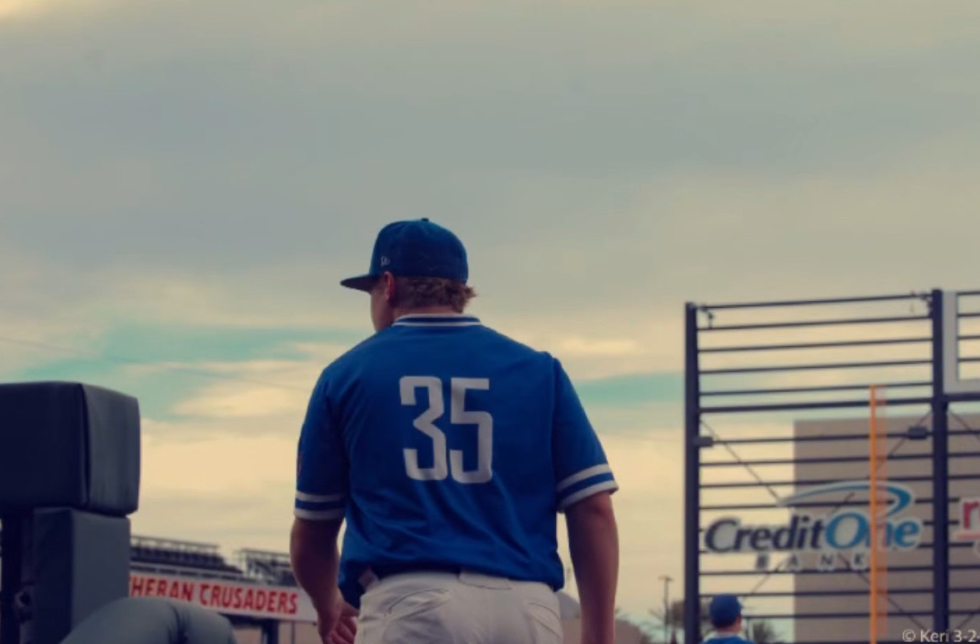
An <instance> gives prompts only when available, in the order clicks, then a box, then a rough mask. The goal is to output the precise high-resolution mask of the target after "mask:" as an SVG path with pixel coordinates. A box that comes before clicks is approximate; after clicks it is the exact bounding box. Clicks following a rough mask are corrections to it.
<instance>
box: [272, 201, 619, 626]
mask: <svg viewBox="0 0 980 644" xmlns="http://www.w3.org/2000/svg"><path fill="white" fill-rule="evenodd" d="M468 272H469V269H468V265H467V254H466V250H465V249H464V247H463V244H462V243H461V242H460V240H459V239H458V238H457V237H456V235H454V234H453V233H452V232H450V231H449V230H447V229H446V228H443V227H441V226H439V225H437V224H435V223H432V222H430V221H429V220H427V219H422V220H415V221H402V222H396V223H392V224H389V225H387V226H385V227H384V228H383V229H382V230H381V231H380V233H379V234H378V237H377V239H376V241H375V245H374V251H373V255H372V258H371V265H370V270H369V272H368V274H366V275H363V276H360V277H355V278H350V279H346V280H344V281H342V282H341V284H342V285H343V286H346V287H349V288H353V289H358V290H361V291H365V292H367V293H369V294H370V301H371V319H372V321H373V323H374V328H375V330H376V333H375V334H374V335H372V336H371V337H369V338H368V339H367V340H365V341H363V342H362V343H360V344H359V345H357V346H356V347H354V348H353V349H351V350H350V351H349V352H347V353H346V354H345V355H343V356H341V357H340V358H338V359H337V360H335V361H334V362H333V363H332V364H330V365H329V366H328V367H327V368H326V369H325V370H324V371H323V372H322V374H321V376H320V378H319V380H318V382H317V383H316V387H315V389H314V391H313V395H312V398H311V400H310V403H309V408H308V411H307V415H306V419H305V421H304V424H303V427H302V432H301V435H300V440H299V457H298V460H299V464H298V475H297V491H296V502H295V510H294V513H295V519H294V525H293V530H292V535H291V548H290V549H291V557H292V562H293V568H294V571H295V573H296V578H297V580H298V581H299V583H300V585H301V586H302V587H303V588H304V589H305V590H306V592H307V593H308V594H309V595H310V597H311V598H312V600H313V603H314V605H315V607H316V610H317V613H318V615H319V629H320V634H321V637H322V638H323V641H324V642H351V641H356V642H357V643H358V644H381V643H382V642H385V643H398V644H422V643H429V642H438V643H440V644H454V643H460V644H463V643H465V644H521V643H527V644H538V643H541V644H559V643H560V642H562V641H563V633H562V626H561V622H560V616H559V607H558V598H557V595H556V593H555V591H556V590H557V589H559V588H561V587H562V586H563V584H564V570H563V566H562V562H561V560H560V558H559V556H558V544H557V537H556V532H557V519H558V514H559V513H564V515H565V520H566V522H567V525H568V531H569V542H570V550H571V559H572V564H573V567H574V570H575V576H576V580H577V582H578V589H579V595H580V604H581V615H582V637H581V642H582V643H583V644H613V638H614V635H613V624H614V620H613V612H614V604H615V591H616V582H617V576H618V568H619V553H618V537H617V527H616V521H615V517H614V514H613V509H612V504H611V499H610V497H611V495H612V493H613V492H614V491H615V490H616V489H617V483H616V481H615V479H614V477H613V473H612V471H611V470H610V467H609V464H608V462H607V460H606V456H605V454H604V452H603V449H602V446H601V444H600V442H599V439H598V438H597V437H596V434H595V432H594V431H593V428H592V426H591V425H590V423H589V420H588V418H587V417H586V414H585V411H584V410H583V408H582V405H581V403H580V401H579V398H578V396H577V395H576V392H575V389H574V388H573V386H572V383H571V381H570V380H569V377H568V375H567V374H566V373H565V371H564V369H563V368H562V365H561V364H560V363H559V361H558V360H557V359H555V358H554V357H552V356H551V355H549V354H547V353H544V352H539V351H535V350H533V349H531V348H529V347H527V346H524V345H522V344H520V343H518V342H516V341H514V340H512V339H510V338H508V337H506V336H504V335H502V334H500V333H498V332H496V331H494V330H492V329H490V328H488V327H487V326H484V325H483V324H482V323H481V322H480V320H479V319H477V318H476V317H474V316H472V315H468V314H466V313H464V309H465V308H466V305H467V303H468V301H469V300H470V299H471V298H472V297H473V296H474V293H473V291H472V289H471V288H470V287H469V286H468V285H467V278H468ZM344 521H346V527H345V531H344V539H343V546H342V556H339V555H338V549H337V538H338V534H339V531H340V527H341V523H342V522H344ZM355 613H356V615H357V616H356V619H355V617H354V615H355ZM355 632H356V635H355ZM355 638H356V639H355Z"/></svg>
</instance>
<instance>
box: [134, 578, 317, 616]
mask: <svg viewBox="0 0 980 644" xmlns="http://www.w3.org/2000/svg"><path fill="white" fill-rule="evenodd" d="M129 594H130V596H131V597H165V598H168V599H176V600H180V601H185V602H189V603H191V604H195V605H197V606H201V607H202V608H207V609H210V610H213V611H215V612H218V613H221V614H223V615H242V616H247V617H257V618H260V619H278V620H282V621H291V622H310V623H312V622H316V611H314V610H313V604H312V602H311V601H310V598H309V596H308V595H307V594H306V593H304V592H303V591H302V590H300V589H299V588H289V587H284V586H283V587H280V586H262V585H258V584H247V583H245V584H243V583H236V582H232V581H224V580H219V579H204V578H197V577H178V576H175V575H157V574H151V573H143V572H132V573H130V575H129Z"/></svg>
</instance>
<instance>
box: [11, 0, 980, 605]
mask: <svg viewBox="0 0 980 644" xmlns="http://www.w3.org/2000/svg"><path fill="white" fill-rule="evenodd" d="M978 70H980V4H978V3H976V2H974V1H964V2H939V3H922V2H903V1H899V0H889V1H887V2H885V1H884V0H881V1H874V2H872V1H859V2H848V3H839V2H838V3H834V2H810V3H800V2H793V3H787V2H776V1H774V0H773V1H769V0H759V1H757V2H752V3H743V2H725V3H700V2H691V1H690V0H685V1H683V2H681V1H677V2H652V1H651V2H636V1H630V2H627V1H618V0H613V1H605V2H595V1H592V0H576V1H569V2H561V3H557V2H545V1H528V0H520V1H511V0H497V1H495V2H474V1H470V0H452V2H448V1H444V0H432V1H430V2H427V3H414V4H413V3H406V2H403V1H394V0H391V1H387V0H386V1H379V0H370V1H368V2H347V1H340V2H322V1H320V0H318V1H312V0H309V1H306V0H281V1H279V2H258V1H256V0H234V1H232V0H204V1H202V0H193V1H192V0H166V1H164V0H126V1H125V2H122V1H121V0H0V302H2V305H0V356H2V361H0V378H2V379H3V380H4V381H19V380H28V379H47V378H57V379H66V380H80V381H85V382H91V383H95V384H102V385H105V386H111V387H114V388H117V389H120V390H122V391H126V392H127V393H131V394H133V395H136V396H138V397H139V398H140V401H141V406H142V410H143V429H144V434H145V437H146V438H145V442H144V476H143V491H142V504H141V509H140V511H139V513H138V514H137V515H135V516H134V530H135V531H136V532H137V533H144V534H151V535H157V536H169V537H175V538H187V539H196V540H203V541H207V542H214V543H219V544H221V545H222V546H223V547H224V548H225V549H226V550H228V551H231V550H233V549H234V548H237V547H245V546H250V547H264V548H272V549H277V550H285V549H286V547H287V542H286V537H287V531H288V527H289V521H290V517H291V499H292V486H293V478H292V477H293V473H294V465H295V441H296V438H297V435H298V430H299V422H300V419H301V417H302V412H303V409H304V406H305V403H306V399H307V396H308V393H309V390H310V389H311V387H312V385H313V382H314V380H315V378H316V375H317V374H318V373H319V371H320V369H322V367H323V366H324V365H325V364H326V363H327V362H329V360H331V359H332V358H333V357H335V356H337V355H339V354H340V353H341V352H342V351H344V350H345V349H346V348H347V347H349V346H351V345H352V344H353V343H354V342H356V341H358V340H359V339H361V338H363V337H365V336H366V335H367V334H368V333H370V330H371V329H370V326H369V320H368V317H367V311H368V309H367V301H366V299H365V298H364V297H362V296H360V294H357V293H351V292H346V291H344V290H342V289H340V288H339V287H338V285H337V282H338V280H339V279H341V278H342V277H345V276H348V275H350V274H356V273H359V272H361V271H363V270H364V269H366V268H367V264H368V259H369V256H370V248H371V244H372V243H373V241H374V235H375V234H376V232H377V230H378V229H379V228H380V227H381V226H382V225H383V224H385V223H387V222H389V221H393V220H397V219H404V218H415V217H421V216H427V217H430V218H431V219H433V220H434V221H437V222H439V223H442V224H444V225H446V226H448V227H450V228H451V229H453V230H455V231H456V232H457V233H458V234H459V235H460V236H461V237H462V239H463V241H464V242H465V243H466V245H467V247H468V250H469V253H470V260H471V275H472V283H473V284H474V285H475V287H476V288H477V291H478V292H479V297H478V299H477V301H476V303H475V305H474V312H475V313H476V314H478V315H480V316H481V317H482V318H483V319H484V321H485V322H486V323H487V324H490V325H491V326H494V327H496V328H498V329H499V330H501V331H503V332H505V333H509V334H512V335H514V336H515V337H517V338H519V339H521V340H524V341H527V342H531V343H533V344H535V345H536V346H539V347H540V348H542V349H547V350H550V351H553V352H554V353H555V354H556V355H557V356H558V357H559V358H561V359H562V360H563V361H564V362H565V363H566V364H567V365H568V368H569V371H570V372H571V374H572V376H573V378H574V379H575V381H576V383H577V384H578V385H579V387H580V388H581V390H582V395H583V398H584V400H585V401H586V405H587V408H588V411H589V413H590V415H591V416H592V418H593V420H594V421H595V424H596V426H597V428H598V430H599V431H600V432H601V434H602V437H603V441H604V443H605V445H606V446H607V449H608V451H609V455H610V459H611V461H612V463H613V466H614V468H615V470H616V473H617V475H618V477H619V480H620V483H621V485H622V490H621V492H620V493H619V494H618V496H617V509H618V512H619V516H620V520H621V531H622V542H623V564H624V570H623V573H622V586H621V590H620V603H621V604H622V605H623V607H624V608H626V609H627V610H630V611H634V612H642V611H645V610H646V609H647V608H649V607H653V606H657V605H659V603H660V602H661V585H660V583H659V582H656V581H655V580H656V577H657V576H659V575H662V574H670V575H672V576H673V577H674V578H675V579H678V580H680V578H681V576H682V570H681V568H680V561H681V560H680V552H681V543H682V538H681V521H680V512H681V507H682V497H681V492H682V478H681V469H680V462H681V459H680V457H681V443H680V433H681V427H682V426H681V423H682V416H681V407H680V403H681V398H680V396H681V391H682V389H681V380H680V377H681V368H682V356H681V349H682V346H683V333H682V325H681V314H682V310H683V304H684V302H685V301H686V300H697V301H727V300H740V299H751V300H756V299H769V298H778V297H786V296H805V297H811V296H812V297H822V296H836V295H863V294H877V293H880V292H907V291H910V290H913V289H927V288H931V287H934V286H937V287H945V288H951V289H956V288H977V287H978V286H980V276H977V275H976V267H977V259H976V240H977V238H978V236H980V217H978V215H977V213H976V210H975V204H976V203H977V202H978V197H980V182H977V180H976V177H977V176H978V175H977V173H978V171H980V120H978V119H977V114H978V109H980V78H978V75H980V71H978ZM32 343H33V344H32ZM41 345H44V346H41ZM127 360H128V361H131V362H134V363H139V364H128V363H126V362H125V361H127ZM572 591H573V592H574V588H572ZM679 591H680V584H679V583H678V584H677V586H676V590H675V592H678V593H679Z"/></svg>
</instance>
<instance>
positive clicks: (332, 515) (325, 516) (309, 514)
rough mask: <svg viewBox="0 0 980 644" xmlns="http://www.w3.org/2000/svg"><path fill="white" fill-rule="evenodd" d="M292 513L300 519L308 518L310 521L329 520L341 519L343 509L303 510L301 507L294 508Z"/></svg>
mask: <svg viewBox="0 0 980 644" xmlns="http://www.w3.org/2000/svg"><path fill="white" fill-rule="evenodd" d="M293 513H294V514H295V515H296V516H297V517H299V518H300V519H309V520H311V521H329V520H330V519H343V518H344V510H343V509H342V508H341V509H336V510H304V509H303V508H296V509H294V510H293Z"/></svg>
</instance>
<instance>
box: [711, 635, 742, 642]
mask: <svg viewBox="0 0 980 644" xmlns="http://www.w3.org/2000/svg"><path fill="white" fill-rule="evenodd" d="M704 644H752V642H750V641H749V640H746V639H742V638H741V637H739V636H738V635H713V636H711V637H709V638H708V639H706V640H705V641H704Z"/></svg>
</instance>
